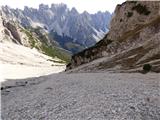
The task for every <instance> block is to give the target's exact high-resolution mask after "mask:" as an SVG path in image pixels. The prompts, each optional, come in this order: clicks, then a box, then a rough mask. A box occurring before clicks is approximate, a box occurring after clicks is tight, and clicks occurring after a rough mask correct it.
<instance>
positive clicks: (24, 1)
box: [0, 0, 125, 13]
mask: <svg viewBox="0 0 160 120" xmlns="http://www.w3.org/2000/svg"><path fill="white" fill-rule="evenodd" d="M124 1H125V0H0V5H8V6H10V7H13V8H21V9H23V8H24V6H29V7H34V8H38V6H39V4H41V3H44V4H48V5H51V4H52V3H65V4H67V5H68V7H69V8H70V9H71V8H72V7H75V8H76V9H77V10H78V11H79V12H83V11H84V10H86V11H88V12H89V13H95V12H97V11H99V10H101V11H106V10H108V11H110V12H113V11H114V9H115V7H116V5H117V4H121V3H122V2H124Z"/></svg>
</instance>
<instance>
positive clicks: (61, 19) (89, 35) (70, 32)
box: [2, 3, 111, 48]
mask: <svg viewBox="0 0 160 120" xmlns="http://www.w3.org/2000/svg"><path fill="white" fill-rule="evenodd" d="M2 11H3V13H4V14H5V16H6V17H8V19H14V20H15V21H18V22H19V23H20V24H21V25H22V26H23V27H30V26H31V27H38V26H40V27H43V28H45V29H46V30H48V32H51V33H52V31H55V32H56V34H57V35H60V36H62V37H63V35H65V36H67V38H71V39H69V40H68V42H71V40H72V44H78V45H80V46H82V47H89V46H92V45H94V44H95V43H96V42H97V41H99V40H100V39H101V38H102V37H103V35H104V34H102V33H106V32H107V31H108V26H109V21H110V20H111V14H110V13H108V14H106V12H101V13H97V14H89V13H88V12H87V11H84V12H83V13H81V14H80V13H79V12H78V11H77V10H76V8H74V7H73V8H72V9H71V10H70V9H69V8H68V7H67V5H66V4H63V3H62V4H52V5H51V7H49V6H48V5H45V4H40V5H39V9H35V8H29V7H25V8H24V10H18V9H11V8H7V10H5V9H3V10H2ZM8 11H9V12H8ZM99 21H101V22H99ZM60 38H61V37H60ZM60 41H61V40H57V42H60ZM66 42H67V41H66ZM60 43H61V42H60ZM64 44H66V43H64ZM67 44H68V43H67ZM69 44H70V43H69ZM65 46H66V45H65ZM67 46H68V45H67ZM76 46H77V45H76ZM72 47H73V46H72ZM82 47H81V48H82ZM65 48H66V47H65Z"/></svg>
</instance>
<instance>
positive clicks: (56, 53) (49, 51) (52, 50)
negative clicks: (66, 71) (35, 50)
mask: <svg viewBox="0 0 160 120" xmlns="http://www.w3.org/2000/svg"><path fill="white" fill-rule="evenodd" d="M40 48H41V50H42V51H43V52H44V54H46V55H48V56H50V57H52V58H55V57H58V58H59V59H61V60H64V61H66V63H69V62H70V56H69V55H67V54H66V53H65V52H63V51H61V50H59V49H58V48H56V47H51V46H47V45H45V44H42V45H41V47H40ZM63 63H64V62H63Z"/></svg>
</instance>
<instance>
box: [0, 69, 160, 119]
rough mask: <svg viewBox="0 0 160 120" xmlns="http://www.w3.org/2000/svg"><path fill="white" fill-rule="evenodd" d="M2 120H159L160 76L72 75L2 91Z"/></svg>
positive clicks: (32, 80)
mask: <svg viewBox="0 0 160 120" xmlns="http://www.w3.org/2000/svg"><path fill="white" fill-rule="evenodd" d="M1 97H2V99H1V100H2V101H1V103H2V104H1V105H2V106H1V113H2V120H160V74H154V73H148V74H140V73H106V72H105V73H75V74H74V73H72V74H66V73H61V74H53V75H49V76H44V77H39V78H30V79H25V80H12V81H9V80H8V81H6V82H3V83H2V87H1Z"/></svg>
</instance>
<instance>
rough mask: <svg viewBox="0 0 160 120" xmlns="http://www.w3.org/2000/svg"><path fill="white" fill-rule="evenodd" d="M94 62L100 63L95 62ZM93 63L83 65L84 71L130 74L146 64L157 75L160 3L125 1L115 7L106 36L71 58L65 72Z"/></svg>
mask: <svg viewBox="0 0 160 120" xmlns="http://www.w3.org/2000/svg"><path fill="white" fill-rule="evenodd" d="M98 58H103V61H100V60H99V62H98ZM105 58H106V59H105ZM95 59H97V60H96V61H97V62H94V63H95V64H94V65H93V64H92V65H89V64H88V66H87V65H86V67H85V70H92V69H93V67H94V68H96V69H109V68H116V69H119V70H130V69H139V68H141V67H142V66H143V65H144V64H145V63H150V64H152V65H153V71H156V72H160V2H159V1H157V2H142V1H126V2H124V3H123V4H121V5H117V7H116V10H115V13H114V17H113V19H112V21H111V24H110V30H109V32H108V34H107V35H106V36H105V37H104V38H103V39H102V40H101V41H100V42H98V43H97V44H96V45H95V46H93V47H91V48H89V49H86V50H84V51H82V52H80V53H78V54H76V55H74V56H73V57H72V60H71V63H70V64H69V65H68V66H67V69H72V68H75V67H77V66H79V65H82V64H84V63H89V62H91V61H93V60H95ZM117 66H118V67H117ZM81 69H84V68H83V67H82V68H81Z"/></svg>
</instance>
